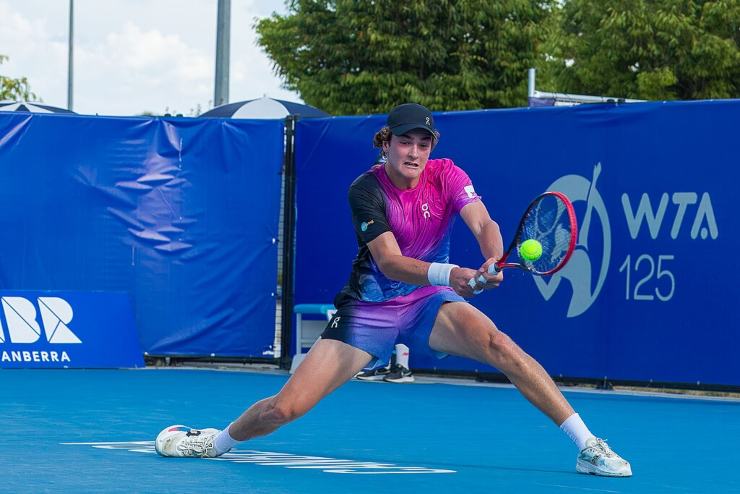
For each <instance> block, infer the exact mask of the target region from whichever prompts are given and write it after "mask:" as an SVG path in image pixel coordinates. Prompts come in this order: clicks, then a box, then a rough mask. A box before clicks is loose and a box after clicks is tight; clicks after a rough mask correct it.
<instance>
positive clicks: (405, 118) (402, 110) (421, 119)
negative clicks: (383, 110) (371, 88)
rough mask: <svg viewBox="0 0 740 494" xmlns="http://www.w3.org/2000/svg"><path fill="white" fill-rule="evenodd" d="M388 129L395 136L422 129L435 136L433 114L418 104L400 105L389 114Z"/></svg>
mask: <svg viewBox="0 0 740 494" xmlns="http://www.w3.org/2000/svg"><path fill="white" fill-rule="evenodd" d="M387 123H388V127H389V128H390V129H391V132H392V133H393V135H396V136H401V135H403V134H405V133H407V132H409V131H411V130H415V129H422V130H426V131H427V132H429V133H430V134H432V135H434V134H435V132H436V130H435V128H434V117H433V116H432V112H430V111H429V110H427V109H426V108H424V107H423V106H421V105H418V104H416V103H405V104H403V105H398V106H397V107H395V108H394V109H392V110H391V112H390V113H389V114H388V120H387Z"/></svg>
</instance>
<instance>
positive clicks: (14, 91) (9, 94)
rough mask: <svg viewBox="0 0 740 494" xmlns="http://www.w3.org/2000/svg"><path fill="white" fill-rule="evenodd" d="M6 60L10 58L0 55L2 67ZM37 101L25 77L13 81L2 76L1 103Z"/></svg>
mask: <svg viewBox="0 0 740 494" xmlns="http://www.w3.org/2000/svg"><path fill="white" fill-rule="evenodd" d="M6 60H8V57H6V56H5V55H0V65H2V63H3V62H5V61H6ZM35 99H36V95H35V94H34V93H32V92H31V88H30V85H29V84H28V80H27V79H26V78H25V77H21V78H20V79H12V78H10V77H6V76H3V75H0V101H3V100H13V101H31V100H35Z"/></svg>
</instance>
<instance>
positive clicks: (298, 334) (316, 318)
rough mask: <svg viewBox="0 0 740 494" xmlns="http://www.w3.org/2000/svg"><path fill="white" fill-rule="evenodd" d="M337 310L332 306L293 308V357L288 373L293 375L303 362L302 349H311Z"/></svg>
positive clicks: (313, 305)
mask: <svg viewBox="0 0 740 494" xmlns="http://www.w3.org/2000/svg"><path fill="white" fill-rule="evenodd" d="M336 311H337V310H336V309H335V308H334V306H333V305H332V304H298V305H296V306H294V307H293V313H295V315H296V323H295V355H293V361H292V362H291V364H290V373H291V374H292V373H294V372H295V370H296V369H297V368H298V366H299V365H300V364H301V362H303V359H304V358H305V356H306V354H305V353H303V350H304V349H308V348H311V345H313V344H314V343H315V342H316V340H318V339H319V336H321V333H323V332H324V328H325V327H326V322H327V321H329V320H330V319H331V317H332V316H333V315H334V313H335V312H336ZM304 315H311V316H313V318H309V319H305V318H304Z"/></svg>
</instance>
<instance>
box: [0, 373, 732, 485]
mask: <svg viewBox="0 0 740 494" xmlns="http://www.w3.org/2000/svg"><path fill="white" fill-rule="evenodd" d="M286 379H287V374H286V373H282V372H280V373H278V372H244V371H212V370H200V369H193V370H187V369H147V370H134V371H100V370H77V371H53V370H11V371H4V372H2V374H0V389H2V399H1V400H2V410H3V413H2V414H1V415H0V427H2V429H3V430H5V431H6V433H7V434H6V437H7V438H8V439H9V444H6V445H7V446H8V447H6V448H5V449H4V450H3V451H2V453H0V469H2V472H3V480H2V487H1V488H0V490H2V491H5V492H127V493H128V492H178V493H183V492H223V493H231V492H234V493H237V492H238V493H244V492H250V493H324V492H351V493H375V492H405V493H417V492H418V493H428V494H433V493H445V494H449V493H451V492H460V493H479V492H480V493H483V492H485V493H495V492H517V493H530V492H531V493H535V492H588V493H591V492H595V493H599V492H605V493H617V492H637V493H643V492H644V493H656V492H679V493H684V492H740V480H739V479H738V476H737V474H736V468H737V465H738V464H740V452H739V451H738V449H737V447H736V444H735V443H736V442H737V439H738V438H740V401H739V400H732V399H693V398H691V399H690V398H682V397H675V398H674V397H664V396H637V395H627V394H618V393H616V392H582V391H566V395H567V398H568V399H569V400H570V402H571V403H572V404H573V406H574V407H575V408H576V410H577V411H579V412H580V413H581V415H582V416H583V417H584V418H585V419H586V421H587V422H588V423H589V425H590V427H591V429H592V430H593V431H595V432H597V433H598V434H600V435H602V436H603V437H605V438H607V439H609V440H610V441H611V443H612V445H613V446H614V448H615V449H616V450H617V451H618V452H619V453H620V454H622V455H624V456H625V458H627V459H629V460H630V462H631V463H632V467H633V471H634V476H633V477H631V478H621V479H609V478H602V477H592V476H586V475H580V474H577V473H575V469H574V465H575V458H576V451H575V448H574V447H573V446H572V444H571V442H570V441H569V440H568V439H567V438H566V437H565V436H564V435H563V434H562V433H561V432H560V431H559V430H558V429H557V427H555V426H554V425H552V424H551V423H549V422H548V420H547V419H546V418H545V417H544V416H542V415H540V414H539V412H537V411H536V410H535V409H534V408H533V407H532V406H530V405H529V404H528V403H527V402H526V401H525V400H524V399H523V398H522V397H521V395H520V394H519V393H518V392H517V391H516V390H515V389H513V388H511V387H507V386H493V385H457V384H449V383H432V382H431V381H429V382H426V380H423V379H420V381H422V382H417V383H416V384H413V385H394V384H387V383H367V382H359V381H352V382H350V383H348V384H346V385H345V386H344V387H342V388H340V389H339V390H338V391H336V392H335V393H334V394H332V395H330V396H329V397H328V398H327V399H326V400H324V401H323V402H322V403H320V404H319V405H318V406H317V407H316V408H315V409H314V410H312V411H311V412H310V413H309V414H307V415H306V416H304V417H303V418H302V419H299V420H298V421H296V422H293V423H291V424H289V425H287V426H286V427H284V428H282V429H280V430H278V431H277V432H276V433H275V434H273V435H271V436H267V437H264V438H260V439H257V440H254V441H250V442H248V443H243V444H242V445H240V447H239V448H238V449H235V450H233V451H232V452H231V453H228V454H227V455H225V456H224V457H222V458H219V459H212V460H199V459H173V458H162V457H159V456H157V455H156V454H155V453H154V448H153V442H152V441H153V439H154V437H155V436H156V434H157V433H158V432H159V431H160V429H162V428H163V427H164V426H167V425H170V424H174V423H183V424H187V425H191V426H195V427H206V426H209V427H210V426H213V427H219V428H221V427H223V426H224V425H226V424H227V423H228V421H230V420H231V419H233V418H234V417H235V416H236V415H237V414H238V413H240V412H241V411H242V410H243V408H245V406H247V405H248V404H251V402H253V401H255V400H257V399H259V398H262V397H265V396H267V395H270V394H273V393H275V392H276V391H277V390H278V389H280V387H281V386H282V385H283V383H284V382H285V381H286ZM461 383H467V384H474V383H472V382H469V381H461Z"/></svg>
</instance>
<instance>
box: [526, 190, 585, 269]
mask: <svg viewBox="0 0 740 494" xmlns="http://www.w3.org/2000/svg"><path fill="white" fill-rule="evenodd" d="M573 229H574V225H573V224H572V223H571V219H570V216H569V215H568V214H567V206H566V205H565V203H564V202H563V201H562V200H561V199H560V198H559V197H557V196H552V195H548V196H543V197H542V198H541V199H540V200H539V201H537V202H536V203H535V204H533V205H532V207H531V208H530V212H529V214H528V215H527V217H526V219H525V221H524V225H523V229H522V235H521V237H520V242H523V241H525V240H527V239H534V240H537V241H538V242H539V243H540V244H541V245H542V255H541V256H540V258H539V259H537V260H535V261H528V260H526V259H522V262H523V263H524V264H525V265H527V266H528V267H530V268H531V269H533V270H535V271H537V272H539V273H545V272H547V271H550V270H552V269H555V267H557V266H558V265H559V264H560V263H561V262H562V261H563V260H564V259H565V258H566V256H567V255H568V251H569V248H570V242H571V237H572V236H573Z"/></svg>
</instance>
